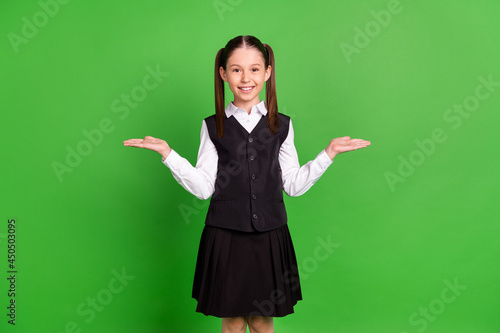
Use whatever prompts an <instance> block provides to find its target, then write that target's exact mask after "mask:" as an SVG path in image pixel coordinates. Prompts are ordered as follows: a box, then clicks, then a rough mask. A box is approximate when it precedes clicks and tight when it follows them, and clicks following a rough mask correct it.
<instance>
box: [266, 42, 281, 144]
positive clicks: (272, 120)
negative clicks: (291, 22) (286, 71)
mask: <svg viewBox="0 0 500 333" xmlns="http://www.w3.org/2000/svg"><path fill="white" fill-rule="evenodd" d="M263 45H264V47H265V48H266V50H267V57H268V63H269V66H271V76H270V77H269V79H267V82H266V109H267V112H269V117H268V118H267V125H268V126H269V129H270V130H271V133H273V134H276V131H277V130H278V99H277V96H276V75H275V62H274V52H273V49H272V48H271V46H269V45H268V44H263Z"/></svg>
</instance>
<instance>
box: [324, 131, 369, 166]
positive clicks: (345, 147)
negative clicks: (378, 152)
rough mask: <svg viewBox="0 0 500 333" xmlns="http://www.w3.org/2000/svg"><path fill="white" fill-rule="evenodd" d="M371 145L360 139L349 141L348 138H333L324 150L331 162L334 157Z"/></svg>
mask: <svg viewBox="0 0 500 333" xmlns="http://www.w3.org/2000/svg"><path fill="white" fill-rule="evenodd" d="M370 144H371V142H370V141H366V140H362V139H351V137H350V136H343V137H341V138H335V139H333V140H332V141H330V144H329V145H328V146H327V147H326V148H325V151H326V153H327V154H328V157H330V159H332V160H333V158H334V157H335V155H337V154H340V153H345V152H347V151H351V150H356V149H360V148H365V147H367V146H369V145H370Z"/></svg>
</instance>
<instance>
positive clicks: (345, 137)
mask: <svg viewBox="0 0 500 333" xmlns="http://www.w3.org/2000/svg"><path fill="white" fill-rule="evenodd" d="M342 139H346V140H351V137H350V136H343V137H342Z"/></svg>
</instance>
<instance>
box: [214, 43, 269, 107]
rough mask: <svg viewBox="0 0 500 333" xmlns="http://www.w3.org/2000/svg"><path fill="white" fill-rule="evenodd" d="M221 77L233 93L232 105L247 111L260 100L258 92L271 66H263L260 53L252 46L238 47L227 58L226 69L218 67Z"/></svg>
mask: <svg viewBox="0 0 500 333" xmlns="http://www.w3.org/2000/svg"><path fill="white" fill-rule="evenodd" d="M219 72H220V75H221V77H222V79H223V80H224V81H225V82H227V83H228V84H229V88H230V89H231V91H232V92H233V94H234V102H233V103H234V105H235V106H237V107H240V108H243V109H246V110H247V111H248V112H249V109H248V108H250V109H251V107H252V106H253V105H256V104H258V103H259V102H260V99H259V93H260V91H261V90H262V88H263V87H264V82H265V81H267V80H268V79H269V76H270V74H271V66H268V68H265V63H264V58H263V57H262V53H261V52H260V51H259V50H257V49H256V48H254V47H251V48H238V49H235V50H234V51H233V53H232V54H231V56H230V57H229V59H228V60H227V64H226V70H224V68H222V67H221V68H220V69H219Z"/></svg>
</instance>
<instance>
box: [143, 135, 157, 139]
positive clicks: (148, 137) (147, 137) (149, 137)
mask: <svg viewBox="0 0 500 333" xmlns="http://www.w3.org/2000/svg"><path fill="white" fill-rule="evenodd" d="M144 138H145V139H155V138H153V137H152V136H149V135H148V136H145V137H144Z"/></svg>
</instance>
